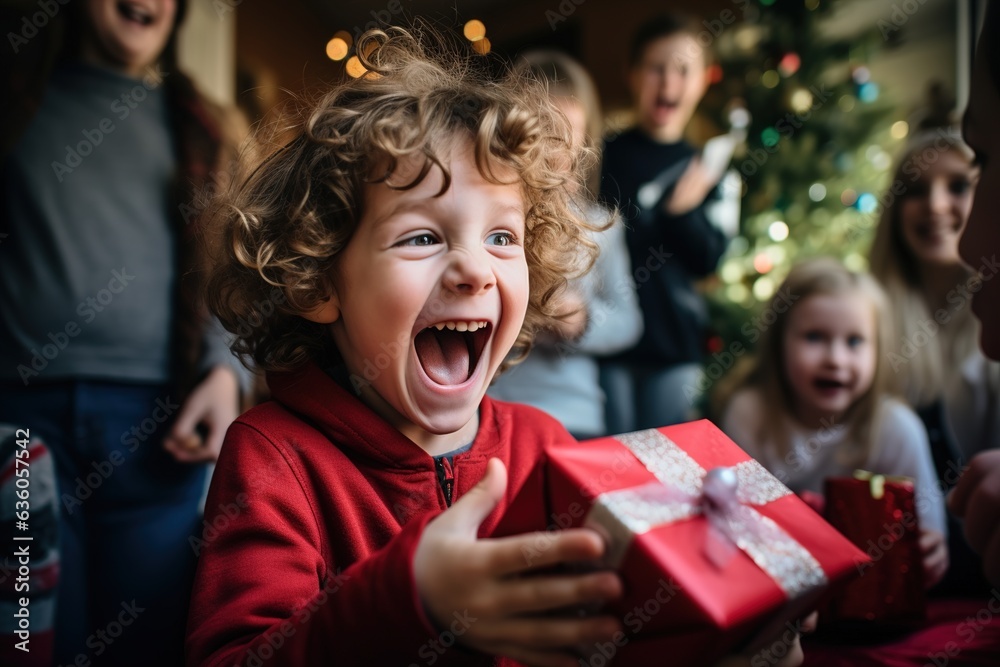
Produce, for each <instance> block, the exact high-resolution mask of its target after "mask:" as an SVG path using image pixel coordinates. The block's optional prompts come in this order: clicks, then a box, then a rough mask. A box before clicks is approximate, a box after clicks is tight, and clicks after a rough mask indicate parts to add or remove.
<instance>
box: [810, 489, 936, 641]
mask: <svg viewBox="0 0 1000 667" xmlns="http://www.w3.org/2000/svg"><path fill="white" fill-rule="evenodd" d="M859 475H860V476H861V477H862V478H861V479H858V478H853V477H834V478H830V479H828V480H827V481H826V518H827V520H828V521H829V522H830V523H831V525H833V526H834V527H835V528H837V530H839V531H840V532H841V533H842V534H843V535H844V536H845V537H847V538H848V539H849V540H851V542H853V543H854V545H855V546H857V547H858V548H860V549H861V550H862V551H864V552H865V553H866V554H867V555H868V556H869V557H870V559H871V562H870V564H868V565H863V566H861V567H859V568H858V570H859V572H860V573H861V577H860V578H858V579H857V580H856V581H853V582H851V583H850V585H848V586H847V587H846V588H845V589H844V590H843V591H841V592H840V593H839V594H838V595H836V596H834V597H833V599H832V600H831V602H830V607H829V616H830V617H831V618H832V619H835V620H851V621H871V622H878V623H890V624H891V623H897V622H902V623H906V622H909V621H918V620H922V619H923V618H924V617H925V615H926V599H925V597H924V582H923V560H922V558H921V554H920V535H919V530H918V525H917V511H916V503H915V500H914V489H913V481H912V480H909V479H903V478H885V477H882V479H881V480H877V481H878V483H877V484H874V485H873V484H872V482H871V478H872V477H881V476H873V475H871V473H864V472H863V471H859ZM875 496H880V497H875Z"/></svg>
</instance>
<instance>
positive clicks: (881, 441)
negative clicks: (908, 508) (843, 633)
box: [721, 258, 947, 586]
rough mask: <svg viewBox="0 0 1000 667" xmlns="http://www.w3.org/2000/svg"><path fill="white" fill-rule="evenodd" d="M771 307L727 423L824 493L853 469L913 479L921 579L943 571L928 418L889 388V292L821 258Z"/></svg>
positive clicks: (791, 277) (794, 482) (795, 482)
mask: <svg viewBox="0 0 1000 667" xmlns="http://www.w3.org/2000/svg"><path fill="white" fill-rule="evenodd" d="M789 303H791V305H790V306H789V305H788V304H789ZM768 307H769V308H770V309H771V310H772V311H773V312H774V314H775V316H776V319H775V323H774V325H773V326H771V328H769V329H768V330H767V331H766V332H765V333H764V336H763V337H762V339H761V347H760V353H759V357H758V358H757V359H756V361H755V363H754V364H753V365H752V367H750V368H749V369H748V372H747V373H746V374H745V375H744V376H743V377H741V378H737V379H736V380H735V382H734V383H733V384H730V386H731V387H734V388H735V391H733V392H732V393H731V395H730V396H728V397H725V398H727V399H728V400H726V401H725V410H724V414H723V417H722V420H721V425H722V429H723V430H724V431H725V432H726V433H727V434H729V436H730V437H732V438H733V440H735V441H736V442H737V444H739V445H740V446H741V447H743V449H745V450H746V451H747V452H748V453H749V454H750V455H751V456H753V457H754V458H756V459H758V460H759V461H760V462H761V463H762V464H764V466H766V467H767V468H768V469H769V470H770V471H771V472H772V473H773V474H775V475H776V476H777V477H778V479H780V480H782V481H783V482H784V483H785V484H786V485H788V486H789V487H790V488H792V489H793V490H794V491H811V492H814V493H819V492H821V491H822V488H823V481H824V479H825V478H827V477H830V476H840V475H850V474H851V473H852V471H853V470H855V469H857V468H864V469H866V470H871V471H873V472H878V473H883V474H892V475H907V476H909V477H913V478H914V479H915V480H916V495H917V511H918V514H919V517H918V518H919V521H920V526H921V532H922V535H921V547H922V549H923V550H924V566H925V571H926V572H925V574H926V578H925V581H926V583H927V585H928V586H930V585H932V584H934V583H936V582H937V581H938V580H940V578H941V576H943V574H944V571H945V570H946V569H947V550H946V549H945V546H944V534H945V516H944V507H943V504H942V497H941V492H940V489H939V487H938V485H937V476H936V475H935V472H934V467H933V464H932V462H931V457H930V451H929V448H928V443H927V435H926V432H925V431H924V428H923V425H922V424H921V422H920V420H919V418H918V417H917V416H916V415H915V414H914V413H913V411H912V410H911V409H910V408H909V407H907V406H906V405H905V404H903V403H902V402H900V401H898V400H896V399H894V398H892V397H891V396H890V395H889V393H888V392H887V390H886V382H887V380H888V377H887V365H888V362H887V359H886V356H885V354H884V351H885V350H886V348H887V345H888V344H889V341H891V340H892V325H891V318H890V316H889V310H888V306H887V303H886V297H885V293H884V292H883V291H882V290H881V288H880V287H879V286H878V283H877V282H876V281H875V280H874V279H872V278H871V277H870V276H868V275H865V274H860V273H854V272H852V271H848V270H847V269H846V268H845V267H844V266H843V265H842V264H841V263H840V262H838V261H836V260H834V259H831V258H817V259H812V260H808V261H805V262H802V263H800V264H798V265H797V266H795V267H794V268H793V269H792V270H791V272H790V273H789V274H788V277H787V278H786V279H785V281H784V283H783V284H782V286H781V288H780V289H779V290H778V292H777V293H776V296H775V298H774V300H773V301H772V302H771V304H770V305H769V306H768Z"/></svg>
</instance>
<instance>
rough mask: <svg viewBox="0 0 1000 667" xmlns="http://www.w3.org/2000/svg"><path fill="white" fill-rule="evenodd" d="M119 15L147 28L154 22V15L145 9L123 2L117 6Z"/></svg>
mask: <svg viewBox="0 0 1000 667" xmlns="http://www.w3.org/2000/svg"><path fill="white" fill-rule="evenodd" d="M117 8H118V13H119V14H121V15H122V17H124V18H125V19H127V20H129V21H132V22H133V23H138V24H139V25H142V26H146V25H150V24H151V23H152V22H153V15H152V14H150V13H149V10H147V9H146V8H145V7H140V6H139V5H136V4H133V3H130V2H125V1H124V0H122V1H121V2H119V3H118V5H117Z"/></svg>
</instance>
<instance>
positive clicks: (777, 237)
mask: <svg viewBox="0 0 1000 667" xmlns="http://www.w3.org/2000/svg"><path fill="white" fill-rule="evenodd" d="M767 235H768V236H770V237H771V240H772V241H779V242H780V241H784V240H785V239H787V238H788V224H787V223H785V222H784V221H783V220H776V221H775V222H772V223H771V225H770V226H769V227H768V228H767Z"/></svg>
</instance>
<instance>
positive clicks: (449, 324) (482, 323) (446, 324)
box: [427, 320, 486, 331]
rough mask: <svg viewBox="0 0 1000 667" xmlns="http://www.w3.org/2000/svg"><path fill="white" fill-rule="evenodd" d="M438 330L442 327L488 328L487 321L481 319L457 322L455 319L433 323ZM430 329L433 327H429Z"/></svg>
mask: <svg viewBox="0 0 1000 667" xmlns="http://www.w3.org/2000/svg"><path fill="white" fill-rule="evenodd" d="M431 326H433V327H434V328H435V329H437V330H438V331H441V330H442V329H448V330H449V331H478V330H479V329H485V328H486V322H485V321H483V320H480V321H478V322H464V321H463V322H457V321H454V320H451V321H448V322H438V323H437V324H434V325H431ZM427 328H428V329H430V328H431V327H427Z"/></svg>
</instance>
